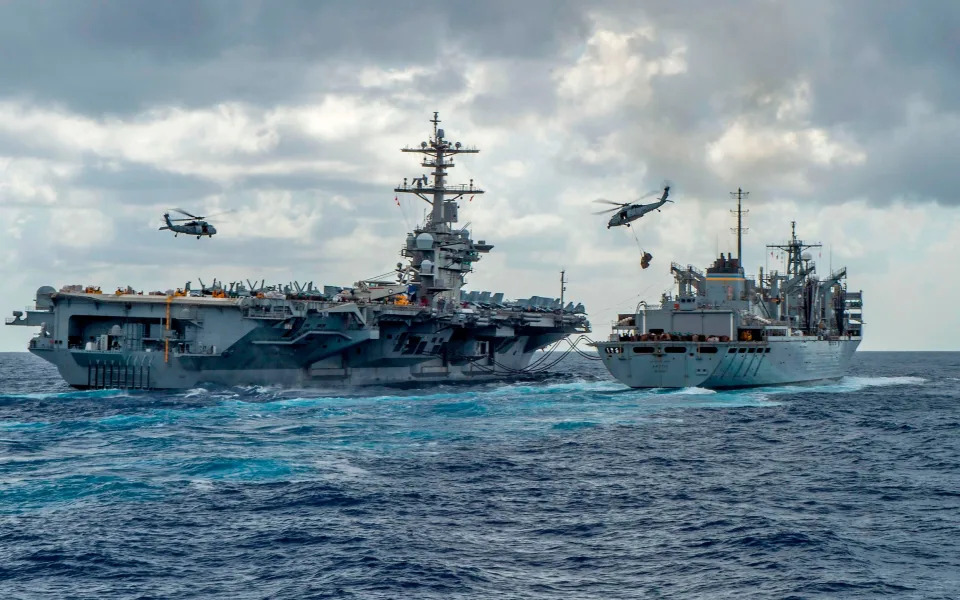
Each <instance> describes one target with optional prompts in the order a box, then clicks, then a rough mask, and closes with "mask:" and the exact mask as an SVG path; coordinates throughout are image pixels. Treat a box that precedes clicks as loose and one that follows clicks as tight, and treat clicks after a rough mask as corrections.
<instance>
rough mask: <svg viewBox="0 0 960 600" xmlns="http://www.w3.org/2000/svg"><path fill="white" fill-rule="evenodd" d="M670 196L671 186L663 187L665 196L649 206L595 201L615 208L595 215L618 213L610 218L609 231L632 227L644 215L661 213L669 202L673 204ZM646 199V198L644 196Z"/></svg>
mask: <svg viewBox="0 0 960 600" xmlns="http://www.w3.org/2000/svg"><path fill="white" fill-rule="evenodd" d="M657 192H659V190H657V191H654V192H650V194H648V195H653V194H656V193H657ZM669 194H670V186H669V185H665V186H663V195H662V196H660V200H658V201H656V202H651V203H649V204H641V203H639V202H612V201H610V200H594V202H601V203H603V204H613V205H615V208H608V209H604V210H601V211H598V212H595V213H593V214H595V215H603V214H606V213H609V212H613V211H616V213H615V214H614V215H613V216H612V217H610V221H609V222H608V223H607V229H610V228H611V227H617V226H618V225H626V226H627V227H630V223H632V222H633V221H636V220H637V219H639V218H640V217H642V216H643V215H645V214H647V213H648V212H652V211H655V210H656V211H659V210H660V207H661V206H663V205H664V204H666V203H667V202H673V200H667V196H668V195H669ZM644 197H646V196H644Z"/></svg>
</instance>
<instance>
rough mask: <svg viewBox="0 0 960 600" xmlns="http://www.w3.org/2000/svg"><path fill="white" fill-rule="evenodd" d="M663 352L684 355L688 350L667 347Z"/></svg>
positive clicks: (678, 347)
mask: <svg viewBox="0 0 960 600" xmlns="http://www.w3.org/2000/svg"><path fill="white" fill-rule="evenodd" d="M663 351H664V352H666V353H667V354H683V353H684V352H686V351H687V349H686V347H684V346H667V347H666V348H664V349H663Z"/></svg>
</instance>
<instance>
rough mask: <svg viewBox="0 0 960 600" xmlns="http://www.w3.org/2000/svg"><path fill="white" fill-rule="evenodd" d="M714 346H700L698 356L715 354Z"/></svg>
mask: <svg viewBox="0 0 960 600" xmlns="http://www.w3.org/2000/svg"><path fill="white" fill-rule="evenodd" d="M716 353H717V347H716V346H700V354H716Z"/></svg>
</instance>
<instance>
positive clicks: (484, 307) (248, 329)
mask: <svg viewBox="0 0 960 600" xmlns="http://www.w3.org/2000/svg"><path fill="white" fill-rule="evenodd" d="M431 122H432V123H433V132H432V136H431V137H430V138H429V141H424V142H421V143H420V144H419V145H418V146H416V147H412V148H404V149H403V150H402V151H403V152H409V153H414V154H420V155H422V162H421V165H422V166H423V167H425V168H428V169H430V172H431V176H432V177H428V176H427V175H424V176H422V177H417V178H414V179H413V180H412V181H408V180H407V179H404V181H403V183H402V184H401V185H399V186H398V187H397V188H396V189H395V190H394V191H395V192H396V193H397V194H401V193H402V194H412V195H413V196H416V197H418V198H420V199H422V200H423V201H424V202H426V203H427V204H428V205H429V206H430V211H429V213H428V215H427V216H426V218H425V221H424V223H422V224H421V225H419V226H417V227H416V228H414V230H413V231H411V232H409V233H408V234H407V236H406V240H405V242H404V244H403V246H402V249H401V250H400V256H401V257H402V259H401V262H399V263H397V267H396V271H395V272H392V273H390V274H388V275H385V276H382V277H380V278H376V279H374V280H364V281H358V282H356V283H355V284H354V285H353V286H350V287H335V286H316V287H315V286H314V285H313V283H312V282H311V283H307V284H304V285H301V284H300V283H299V282H293V283H291V284H288V285H272V286H266V285H265V283H266V282H261V283H260V284H257V283H252V282H249V281H248V282H246V285H245V284H244V283H242V282H233V283H230V284H225V283H222V282H216V281H214V284H213V285H211V286H209V287H208V286H205V285H203V284H202V283H201V286H200V289H193V290H191V289H190V286H189V284H188V285H186V286H184V288H183V289H177V290H168V291H166V292H151V293H143V292H135V291H134V290H132V289H130V288H125V289H117V290H116V292H113V293H103V292H101V290H100V289H99V288H98V287H92V286H85V287H83V286H79V285H69V286H64V287H62V288H60V289H59V290H57V289H55V288H53V287H50V286H44V287H41V288H40V289H39V290H37V294H36V301H35V305H34V306H33V307H31V308H29V309H27V310H26V311H14V312H13V317H10V318H8V319H7V321H6V323H7V324H8V325H14V326H27V327H38V328H39V332H38V333H37V335H36V336H35V337H34V338H33V339H32V340H30V342H29V350H30V352H32V353H33V354H35V355H37V356H39V357H41V358H43V359H44V360H47V361H49V362H51V363H53V364H54V365H56V366H57V368H58V369H59V371H60V375H61V376H62V377H63V379H64V380H66V382H67V383H68V384H70V385H71V386H73V387H76V388H81V389H88V388H95V389H96V388H139V389H180V388H192V387H196V386H200V385H206V384H214V385H226V386H235V385H259V384H267V385H270V384H280V385H296V386H299V385H311V384H324V385H326V384H349V385H363V384H392V383H405V382H431V381H451V380H472V381H476V380H485V379H493V378H503V377H509V376H513V375H515V374H517V373H522V372H524V371H525V370H526V369H527V368H528V367H529V366H530V363H531V359H532V357H533V356H534V353H535V352H536V351H537V350H539V349H542V348H545V347H547V346H550V345H551V344H555V343H559V341H560V340H562V339H564V338H566V337H567V336H569V335H571V334H577V333H586V332H589V331H590V323H589V322H588V321H587V317H586V314H585V311H584V308H583V305H581V304H577V305H574V304H573V303H566V304H564V299H563V285H562V279H563V278H562V276H561V285H560V287H561V289H560V296H561V297H560V298H550V297H546V296H543V297H540V296H534V297H531V298H528V299H525V300H515V301H506V300H505V299H504V294H503V293H492V292H480V291H472V292H467V291H465V290H464V289H463V288H464V285H465V277H466V275H467V274H468V273H470V272H472V271H473V265H474V263H476V262H477V261H478V260H480V258H481V256H482V255H483V254H485V253H487V252H490V250H491V249H492V248H493V246H492V245H491V244H488V243H486V242H485V241H484V240H480V241H474V240H473V239H471V237H470V232H469V231H468V230H467V229H466V228H465V227H457V226H456V225H455V223H457V222H458V215H457V213H458V207H459V202H460V200H461V199H463V198H464V197H465V196H469V197H470V198H471V199H472V197H473V196H475V195H480V194H483V190H481V189H479V188H477V187H474V185H473V181H472V180H471V181H470V183H469V184H464V185H448V184H447V183H446V179H447V170H448V169H450V168H452V167H454V162H453V159H454V157H455V156H457V155H460V154H474V153H477V152H478V150H477V149H476V148H468V147H466V146H464V145H462V144H461V143H460V142H451V141H449V140H447V139H446V137H445V134H444V131H443V129H441V128H440V127H439V123H440V119H439V118H438V116H437V114H436V113H434V116H433V119H432V120H431Z"/></svg>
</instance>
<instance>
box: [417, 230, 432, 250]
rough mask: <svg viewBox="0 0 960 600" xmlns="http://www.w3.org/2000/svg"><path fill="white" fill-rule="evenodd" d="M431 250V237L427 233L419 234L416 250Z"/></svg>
mask: <svg viewBox="0 0 960 600" xmlns="http://www.w3.org/2000/svg"><path fill="white" fill-rule="evenodd" d="M431 248H433V236H432V235H430V234H429V233H421V234H420V235H418V236H417V250H430V249H431Z"/></svg>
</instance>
